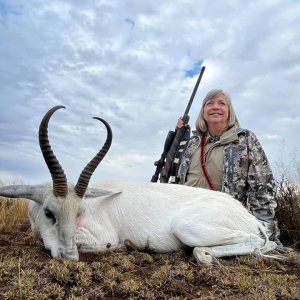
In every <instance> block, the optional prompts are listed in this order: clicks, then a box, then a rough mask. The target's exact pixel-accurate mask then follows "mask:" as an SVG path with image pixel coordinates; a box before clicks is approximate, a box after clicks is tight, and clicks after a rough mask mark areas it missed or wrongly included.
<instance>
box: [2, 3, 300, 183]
mask: <svg viewBox="0 0 300 300" xmlns="http://www.w3.org/2000/svg"><path fill="white" fill-rule="evenodd" d="M299 28H300V1H298V0H284V1H283V0H280V1H279V0H264V1H260V0H248V1H242V0H227V1H217V0H209V1H208V0H181V1H179V0H170V1H169V0H166V1H161V0H151V1H150V0H145V1H139V0H94V1H91V0H85V1H78V0H77V1H75V0H69V1H68V0H60V1H58V0H51V1H40V0H28V1H21V0H20V1H15V0H10V1H3V0H2V1H1V0H0V92H1V100H0V110H1V114H0V180H1V181H4V182H6V183H9V182H12V181H13V182H16V181H19V180H20V181H21V182H23V183H25V184H38V183H44V182H47V181H51V177H50V174H49V171H48V169H47V166H46V164H45V162H44V160H43V157H42V154H41V152H40V148H39V144H38V128H39V123H40V121H41V119H42V117H43V116H44V114H45V113H46V112H47V111H48V110H49V109H50V108H52V107H53V106H56V105H64V106H65V107H66V109H60V110H58V111H57V112H56V113H55V114H54V115H53V117H52V118H51V120H50V122H49V139H50V143H51V146H52V149H53V150H54V153H55V155H56V157H57V158H58V160H59V162H60V164H61V165H62V167H63V169H64V171H65V173H66V176H67V178H68V181H70V182H74V183H76V181H77V179H78V177H79V174H80V172H81V170H82V169H83V168H84V167H85V165H86V164H87V163H88V162H89V160H91V159H92V158H93V156H94V155H95V154H96V153H97V152H98V150H99V149H100V148H101V146H102V145H103V143H104V141H105V138H106V131H105V128H104V126H103V125H102V124H101V123H100V122H99V121H97V120H95V119H93V117H101V118H104V119H105V120H106V121H107V122H108V123H109V124H110V125H111V127H112V131H113V143H112V146H111V148H110V150H109V152H108V154H107V155H106V157H105V158H104V160H103V161H102V162H101V164H100V165H99V167H98V168H97V170H96V171H95V172H94V174H93V176H92V178H91V182H92V183H96V182H97V181H102V180H126V181H136V182H148V181H150V179H151V177H152V175H153V173H154V171H155V167H154V165H153V163H154V162H155V161H156V160H158V159H159V158H160V154H161V152H162V150H163V145H164V141H165V138H166V136H167V133H168V131H169V130H174V129H175V126H176V123H177V119H178V118H179V116H181V115H182V114H183V113H184V111H185V107H186V105H187V103H188V100H189V98H190V96H191V93H192V90H193V87H194V85H195V83H196V80H197V77H198V73H199V71H200V69H201V67H202V66H203V65H204V66H205V67H206V70H205V73H204V75H203V79H202V82H201V84H200V86H199V89H198V92H197V94H196V97H195V99H194V102H193V105H192V107H191V110H190V125H191V127H192V129H194V128H195V125H194V124H195V120H196V118H197V115H198V113H199V110H200V105H201V102H202V100H203V98H204V97H205V95H206V94H207V92H208V91H209V90H211V89H214V88H221V89H223V90H224V91H226V92H228V93H229V94H230V95H231V98H232V102H233V105H234V107H235V111H236V114H237V116H238V119H239V121H240V125H241V127H243V128H247V129H249V130H251V131H253V132H254V133H255V134H256V135H257V137H258V139H259V141H260V142H261V144H262V146H263V148H264V150H265V152H266V154H267V157H268V159H269V162H270V165H271V167H272V169H273V171H274V173H275V176H277V177H279V176H280V171H279V172H278V164H282V163H283V164H284V165H285V166H286V167H287V168H294V167H295V157H296V160H297V157H299V156H298V153H299V141H300V100H299V98H300V84H299V83H300V82H299V81H300V30H299Z"/></svg>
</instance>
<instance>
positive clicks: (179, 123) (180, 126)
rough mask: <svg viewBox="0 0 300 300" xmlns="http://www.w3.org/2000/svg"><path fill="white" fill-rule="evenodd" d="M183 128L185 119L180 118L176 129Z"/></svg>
mask: <svg viewBox="0 0 300 300" xmlns="http://www.w3.org/2000/svg"><path fill="white" fill-rule="evenodd" d="M183 126H184V123H183V119H182V117H180V118H179V119H178V121H177V125H176V127H177V128H182V127H183Z"/></svg>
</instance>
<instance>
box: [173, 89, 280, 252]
mask: <svg viewBox="0 0 300 300" xmlns="http://www.w3.org/2000/svg"><path fill="white" fill-rule="evenodd" d="M182 126H184V124H183V121H182V118H180V119H179V120H178V124H177V127H179V128H180V127H182ZM196 129H197V130H196V131H195V132H193V133H194V135H193V136H192V137H191V139H190V140H189V142H188V145H187V147H186V149H185V152H184V154H183V156H182V160H181V163H180V166H179V170H178V177H179V183H180V184H185V185H189V186H194V187H202V188H208V189H213V190H216V191H222V192H225V193H228V194H230V195H232V196H233V197H234V198H236V199H237V200H239V201H240V202H242V203H243V205H244V206H246V207H247V208H248V209H249V210H250V211H251V213H252V214H253V215H254V216H256V217H257V219H259V220H260V221H261V223H263V224H264V225H265V226H266V227H267V230H268V234H269V238H270V240H273V241H275V242H276V243H277V244H278V246H279V248H282V244H281V242H280V241H279V229H278V226H277V221H276V218H275V208H276V206H277V203H276V201H275V198H274V194H275V180H274V177H273V174H272V170H271V168H270V166H269V163H268V160H267V157H266V155H265V153H264V150H263V149H262V146H261V144H260V143H259V141H258V139H257V137H256V136H255V134H254V133H253V132H251V131H249V130H247V129H242V128H239V122H238V119H237V117H236V114H235V112H234V109H233V106H232V103H231V99H230V96H229V95H228V94H227V93H225V92H224V91H223V90H220V89H216V90H212V91H210V92H209V93H208V94H207V95H206V97H205V98H204V100H203V103H202V107H201V110H200V113H199V116H198V119H197V121H196Z"/></svg>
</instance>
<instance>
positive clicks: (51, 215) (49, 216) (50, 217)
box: [44, 208, 56, 223]
mask: <svg viewBox="0 0 300 300" xmlns="http://www.w3.org/2000/svg"><path fill="white" fill-rule="evenodd" d="M44 212H45V216H46V217H47V218H48V219H52V221H53V223H55V221H56V219H55V217H54V214H53V212H52V211H51V210H50V209H48V208H45V209H44Z"/></svg>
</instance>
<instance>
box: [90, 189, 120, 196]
mask: <svg viewBox="0 0 300 300" xmlns="http://www.w3.org/2000/svg"><path fill="white" fill-rule="evenodd" d="M119 193H122V192H121V191H116V190H104V189H99V188H87V190H86V192H85V195H84V197H85V198H97V197H103V196H112V195H116V194H119Z"/></svg>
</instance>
